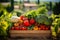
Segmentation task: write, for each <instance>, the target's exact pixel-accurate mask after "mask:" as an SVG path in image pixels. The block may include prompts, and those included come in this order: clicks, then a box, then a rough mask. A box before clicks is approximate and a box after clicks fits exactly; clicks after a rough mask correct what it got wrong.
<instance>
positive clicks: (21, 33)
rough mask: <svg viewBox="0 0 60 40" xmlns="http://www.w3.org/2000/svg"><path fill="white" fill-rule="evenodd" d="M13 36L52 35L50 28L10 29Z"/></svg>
mask: <svg viewBox="0 0 60 40" xmlns="http://www.w3.org/2000/svg"><path fill="white" fill-rule="evenodd" d="M9 32H10V36H11V37H19V36H21V37H46V36H50V34H51V32H50V30H46V31H44V30H37V31H36V30H24V31H23V30H10V31H9Z"/></svg>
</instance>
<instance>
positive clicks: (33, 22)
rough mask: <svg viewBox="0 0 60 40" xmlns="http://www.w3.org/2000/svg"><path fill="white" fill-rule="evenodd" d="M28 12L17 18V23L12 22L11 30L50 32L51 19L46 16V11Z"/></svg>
mask: <svg viewBox="0 0 60 40" xmlns="http://www.w3.org/2000/svg"><path fill="white" fill-rule="evenodd" d="M37 10H38V11H36V10H32V11H29V12H27V13H25V14H24V15H21V16H20V17H19V19H18V20H19V21H18V22H14V25H13V27H12V28H11V29H12V30H50V25H51V24H52V21H51V19H50V18H49V17H48V16H47V15H48V14H47V9H46V8H45V7H40V8H39V9H37Z"/></svg>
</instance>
